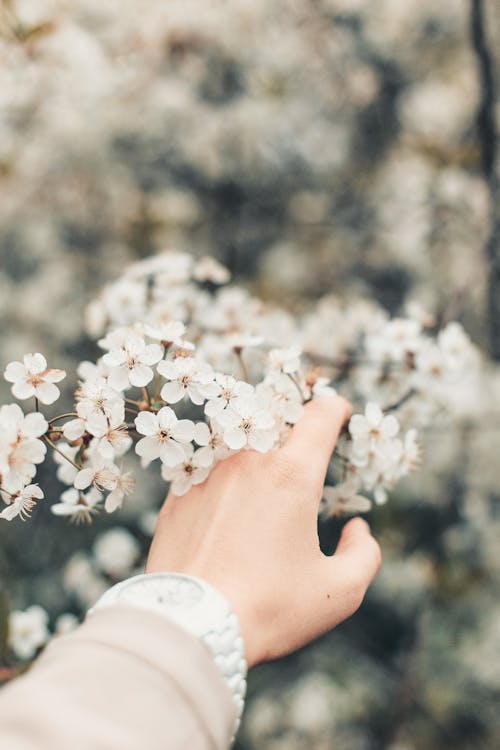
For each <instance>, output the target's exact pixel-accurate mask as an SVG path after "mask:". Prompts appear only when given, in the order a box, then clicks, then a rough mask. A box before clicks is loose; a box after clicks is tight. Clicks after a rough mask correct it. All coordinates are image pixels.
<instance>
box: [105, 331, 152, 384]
mask: <svg viewBox="0 0 500 750" xmlns="http://www.w3.org/2000/svg"><path fill="white" fill-rule="evenodd" d="M99 344H100V346H101V347H102V348H103V349H108V350H109V351H108V352H107V353H106V354H105V355H104V356H103V361H104V363H105V364H106V365H107V366H108V367H109V376H108V382H109V384H110V385H111V387H112V388H114V389H115V390H117V391H123V390H126V389H127V388H129V387H130V386H136V387H138V388H142V387H144V386H146V385H148V383H150V382H151V381H152V380H153V377H154V372H153V370H152V368H151V366H152V365H155V364H156V363H157V362H159V361H160V359H161V358H162V355H163V352H162V348H161V346H159V345H158V344H146V342H145V341H144V339H143V338H142V336H140V335H139V334H137V333H135V332H133V331H131V330H129V329H119V330H117V331H114V332H113V333H110V334H109V335H108V336H107V337H106V338H105V339H101V341H100V342H99Z"/></svg>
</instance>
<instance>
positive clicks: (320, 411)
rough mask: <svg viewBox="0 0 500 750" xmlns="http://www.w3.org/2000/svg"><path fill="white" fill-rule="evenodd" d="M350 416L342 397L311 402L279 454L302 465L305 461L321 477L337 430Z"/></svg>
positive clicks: (337, 434)
mask: <svg viewBox="0 0 500 750" xmlns="http://www.w3.org/2000/svg"><path fill="white" fill-rule="evenodd" d="M351 414H352V406H351V404H350V403H349V402H348V401H346V400H345V399H344V398H342V397H341V396H324V397H322V398H318V399H316V400H315V401H310V402H309V403H308V404H306V406H305V408H304V415H303V417H301V419H300V420H299V421H298V422H297V424H295V425H294V426H293V428H292V431H291V433H290V436H289V437H288V440H287V441H286V443H285V445H284V446H283V447H282V448H281V449H280V450H281V452H282V453H283V454H284V455H285V454H286V455H287V457H288V458H289V459H291V460H295V461H300V462H303V461H304V459H306V460H307V463H308V464H309V466H310V467H311V470H312V471H313V472H318V473H321V474H322V476H323V477H324V475H325V474H326V472H327V469H328V464H329V463H330V459H331V457H332V453H333V451H334V449H335V446H336V444H337V440H338V437H339V434H340V431H341V429H342V427H343V425H344V424H345V423H346V421H347V420H348V419H349V418H350V416H351Z"/></svg>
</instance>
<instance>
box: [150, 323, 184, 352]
mask: <svg viewBox="0 0 500 750" xmlns="http://www.w3.org/2000/svg"><path fill="white" fill-rule="evenodd" d="M144 333H145V334H146V335H147V336H149V338H150V339H154V340H155V341H159V342H160V343H161V344H162V345H163V346H167V347H168V346H171V345H172V344H179V343H181V342H182V339H183V337H184V334H185V333H186V326H185V325H184V323H183V322H182V321H181V320H168V321H165V322H163V321H161V320H160V321H159V322H158V323H157V324H156V325H148V324H145V325H144Z"/></svg>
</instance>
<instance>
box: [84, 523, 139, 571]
mask: <svg viewBox="0 0 500 750" xmlns="http://www.w3.org/2000/svg"><path fill="white" fill-rule="evenodd" d="M92 551H93V554H94V559H95V561H96V563H97V565H98V567H99V568H100V570H102V571H103V572H104V573H106V575H109V576H111V577H112V578H125V577H126V576H127V575H130V571H131V569H132V566H133V565H134V563H135V562H137V559H138V557H139V553H140V547H139V544H138V542H137V540H136V539H135V538H134V537H133V536H132V534H131V533H130V531H128V530H127V529H124V528H122V527H120V526H116V527H115V528H114V529H110V530H109V531H105V532H104V533H103V534H100V535H99V537H98V538H97V539H96V541H95V543H94V546H93V548H92Z"/></svg>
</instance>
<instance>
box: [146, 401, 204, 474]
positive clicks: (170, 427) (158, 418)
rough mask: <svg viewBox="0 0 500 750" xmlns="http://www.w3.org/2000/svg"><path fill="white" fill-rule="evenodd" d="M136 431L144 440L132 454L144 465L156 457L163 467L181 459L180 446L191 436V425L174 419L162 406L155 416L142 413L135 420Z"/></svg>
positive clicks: (167, 408) (189, 421) (177, 462)
mask: <svg viewBox="0 0 500 750" xmlns="http://www.w3.org/2000/svg"><path fill="white" fill-rule="evenodd" d="M135 426H136V428H137V431H138V432H139V433H140V434H141V435H145V437H143V438H141V440H139V442H138V443H137V445H136V447H135V450H136V453H137V454H138V455H139V456H141V458H142V459H143V462H144V465H146V466H147V465H148V464H149V463H151V461H154V460H155V459H156V458H159V459H160V461H161V462H162V463H164V464H166V465H167V466H175V465H176V464H179V463H181V461H182V460H183V459H184V455H185V454H184V446H185V445H186V444H187V443H190V442H191V440H193V437H194V429H195V428H194V423H193V422H191V420H189V419H177V417H176V415H175V412H174V411H173V410H172V409H171V408H170V407H168V406H164V407H163V408H161V409H160V410H159V412H158V413H157V414H153V413H151V412H148V411H142V412H140V414H139V415H138V416H137V417H136V419H135Z"/></svg>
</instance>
